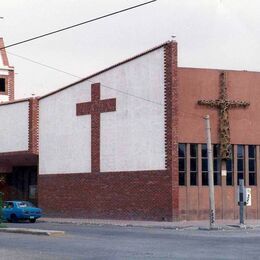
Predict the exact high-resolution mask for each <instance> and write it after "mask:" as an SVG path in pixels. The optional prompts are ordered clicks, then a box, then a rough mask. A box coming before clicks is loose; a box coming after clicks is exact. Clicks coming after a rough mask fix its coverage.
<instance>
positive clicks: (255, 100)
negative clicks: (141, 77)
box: [178, 68, 260, 144]
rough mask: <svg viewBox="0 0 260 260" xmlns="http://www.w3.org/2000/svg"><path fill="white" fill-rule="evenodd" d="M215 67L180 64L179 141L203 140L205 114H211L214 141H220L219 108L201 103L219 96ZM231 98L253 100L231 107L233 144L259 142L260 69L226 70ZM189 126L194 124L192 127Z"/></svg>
mask: <svg viewBox="0 0 260 260" xmlns="http://www.w3.org/2000/svg"><path fill="white" fill-rule="evenodd" d="M220 72H221V70H216V69H194V68H179V69H178V77H179V87H178V89H179V129H182V130H181V131H180V133H179V135H178V140H179V142H180V143H204V142H205V131H204V121H203V116H205V115H206V114H208V115H210V120H211V129H212V131H211V132H212V142H213V143H218V140H219V139H218V111H217V109H214V108H208V107H205V106H201V105H198V100H201V99H205V100H210V99H214V100H215V99H218V96H219V73H220ZM227 81H228V84H227V93H228V99H229V100H241V101H248V102H250V106H249V107H248V108H234V109H230V110H229V119H230V136H231V143H233V144H260V117H259V112H258V111H260V102H259V96H260V88H259V85H260V73H257V72H247V71H228V70H227ZM189 126H193V127H192V130H191V128H190V127H189Z"/></svg>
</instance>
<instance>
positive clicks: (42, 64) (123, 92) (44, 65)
mask: <svg viewBox="0 0 260 260" xmlns="http://www.w3.org/2000/svg"><path fill="white" fill-rule="evenodd" d="M7 53H8V54H10V55H13V56H15V57H18V58H20V59H24V60H26V61H29V62H32V63H34V64H37V65H40V66H42V67H46V68H48V69H51V70H55V71H58V72H61V73H64V74H67V75H69V76H72V77H74V78H78V79H83V78H82V77H79V76H77V75H75V74H72V73H70V72H67V71H65V70H61V69H58V68H55V67H53V66H50V65H47V64H44V63H41V62H38V61H35V60H32V59H29V58H27V57H24V56H21V55H18V54H15V53H12V52H9V51H8V52H7ZM85 80H86V81H88V82H90V83H96V82H94V81H93V80H90V79H85ZM102 86H103V87H105V88H108V89H112V90H114V91H116V92H119V93H121V94H124V95H128V96H131V97H134V98H137V99H141V100H144V101H147V102H150V103H153V104H156V105H159V106H163V105H162V104H161V103H159V102H156V101H153V100H150V99H147V98H144V97H140V96H137V95H134V94H131V93H128V92H125V91H123V90H120V89H116V88H113V87H110V86H107V85H104V84H103V83H101V87H102Z"/></svg>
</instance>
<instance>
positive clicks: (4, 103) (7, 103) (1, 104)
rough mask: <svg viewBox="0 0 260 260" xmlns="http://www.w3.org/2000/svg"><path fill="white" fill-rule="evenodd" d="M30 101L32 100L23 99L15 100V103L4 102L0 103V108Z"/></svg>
mask: <svg viewBox="0 0 260 260" xmlns="http://www.w3.org/2000/svg"><path fill="white" fill-rule="evenodd" d="M30 99H31V98H21V99H17V100H13V101H4V102H0V106H6V105H11V104H15V103H21V102H25V101H29V100H30Z"/></svg>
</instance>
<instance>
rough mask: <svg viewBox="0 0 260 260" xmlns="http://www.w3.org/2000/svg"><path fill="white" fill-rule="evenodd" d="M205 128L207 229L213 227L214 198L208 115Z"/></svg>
mask: <svg viewBox="0 0 260 260" xmlns="http://www.w3.org/2000/svg"><path fill="white" fill-rule="evenodd" d="M204 119H205V127H206V140H207V150H208V182H209V228H210V229H212V228H214V227H215V197H214V179H213V157H212V145H211V133H210V121H209V115H206V116H205V117H204Z"/></svg>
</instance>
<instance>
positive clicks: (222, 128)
mask: <svg viewBox="0 0 260 260" xmlns="http://www.w3.org/2000/svg"><path fill="white" fill-rule="evenodd" d="M198 104H199V105H206V106H209V107H212V108H217V109H218V110H219V139H220V156H221V159H222V160H227V159H229V158H230V157H231V144H230V128H229V116H228V110H229V109H230V108H240V107H242V108H245V107H247V106H249V104H250V103H249V102H246V101H232V100H228V99H227V86H226V73H225V72H221V73H220V95H219V98H218V99H216V100H199V101H198Z"/></svg>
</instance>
